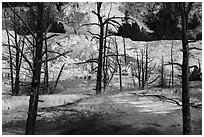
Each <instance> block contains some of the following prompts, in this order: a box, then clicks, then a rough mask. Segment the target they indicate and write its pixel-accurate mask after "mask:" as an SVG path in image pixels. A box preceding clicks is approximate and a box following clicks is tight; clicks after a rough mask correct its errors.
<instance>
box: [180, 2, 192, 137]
mask: <svg viewBox="0 0 204 137" xmlns="http://www.w3.org/2000/svg"><path fill="white" fill-rule="evenodd" d="M191 5H192V3H188V4H187V6H188V8H187V11H186V3H179V6H180V7H181V10H182V11H181V12H180V13H181V21H182V47H183V64H182V114H183V134H184V135H190V134H192V129H191V128H192V127H191V112H190V95H189V92H190V89H189V74H190V73H189V45H188V43H187V41H188V40H187V24H188V14H189V11H190V8H191Z"/></svg>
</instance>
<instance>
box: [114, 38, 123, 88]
mask: <svg viewBox="0 0 204 137" xmlns="http://www.w3.org/2000/svg"><path fill="white" fill-rule="evenodd" d="M115 46H116V61H117V64H118V69H119V79H120V91H121V90H122V89H123V86H122V73H121V65H120V60H119V57H118V44H117V41H116V37H115Z"/></svg>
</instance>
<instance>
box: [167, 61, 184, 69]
mask: <svg viewBox="0 0 204 137" xmlns="http://www.w3.org/2000/svg"><path fill="white" fill-rule="evenodd" d="M164 65H177V66H179V67H181V68H182V67H183V66H182V64H180V63H175V62H173V63H172V62H169V63H168V64H164Z"/></svg>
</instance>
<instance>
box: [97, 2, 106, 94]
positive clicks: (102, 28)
mask: <svg viewBox="0 0 204 137" xmlns="http://www.w3.org/2000/svg"><path fill="white" fill-rule="evenodd" d="M101 5H102V3H101V2H98V3H97V14H98V20H99V24H100V38H99V56H98V70H97V80H96V95H98V94H101V80H102V65H103V64H102V63H103V36H104V26H103V21H102V17H101V16H100V10H101Z"/></svg>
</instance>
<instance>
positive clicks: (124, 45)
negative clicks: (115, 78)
mask: <svg viewBox="0 0 204 137" xmlns="http://www.w3.org/2000/svg"><path fill="white" fill-rule="evenodd" d="M123 47H124V56H125V66H127V57H126V44H125V38H124V37H123Z"/></svg>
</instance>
